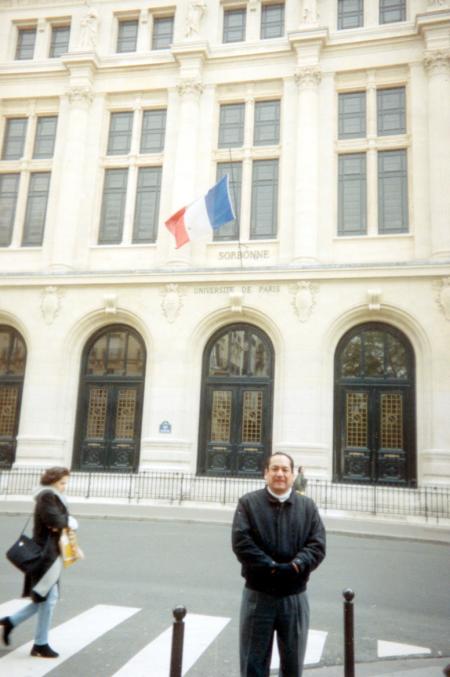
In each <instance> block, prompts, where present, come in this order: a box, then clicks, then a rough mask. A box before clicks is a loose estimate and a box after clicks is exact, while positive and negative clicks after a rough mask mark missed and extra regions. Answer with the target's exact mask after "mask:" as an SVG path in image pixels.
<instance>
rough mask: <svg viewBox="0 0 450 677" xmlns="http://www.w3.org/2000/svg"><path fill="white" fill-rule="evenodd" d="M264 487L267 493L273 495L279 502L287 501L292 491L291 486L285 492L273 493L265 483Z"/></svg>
mask: <svg viewBox="0 0 450 677" xmlns="http://www.w3.org/2000/svg"><path fill="white" fill-rule="evenodd" d="M266 489H267V491H268V492H269V494H270V495H271V496H273V498H276V499H277V501H279V502H280V503H284V502H285V501H287V500H288V498H289V497H290V495H291V493H292V487H291V488H290V489H289V491H286V493H285V494H275V493H274V492H273V491H272V490H271V489H270V488H269V487H268V486H267V485H266Z"/></svg>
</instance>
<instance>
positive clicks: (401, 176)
mask: <svg viewBox="0 0 450 677" xmlns="http://www.w3.org/2000/svg"><path fill="white" fill-rule="evenodd" d="M378 227H379V231H380V233H403V232H405V231H407V230H408V184H407V172H406V150H390V151H386V150H385V151H382V152H380V153H378Z"/></svg>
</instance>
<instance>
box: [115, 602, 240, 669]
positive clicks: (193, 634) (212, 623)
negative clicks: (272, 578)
mask: <svg viewBox="0 0 450 677" xmlns="http://www.w3.org/2000/svg"><path fill="white" fill-rule="evenodd" d="M230 620H231V619H230V618H222V617H220V616H203V615H200V614H189V613H188V614H187V615H186V618H185V621H184V645H183V646H184V650H183V675H185V674H186V672H187V671H188V670H189V669H190V668H191V667H192V666H193V665H194V663H196V661H198V659H199V658H200V656H201V655H202V653H203V652H204V651H206V649H207V648H208V646H209V645H210V644H211V643H212V642H213V641H214V640H215V638H216V637H217V636H218V635H219V634H220V633H221V632H222V630H223V629H224V627H225V626H226V625H227V623H229V622H230ZM171 646H172V626H170V628H168V629H167V630H165V631H164V632H162V633H161V634H160V635H159V636H158V637H157V638H156V639H154V640H153V642H150V644H147V646H146V647H144V648H143V649H142V651H140V652H139V653H137V654H136V655H135V656H133V658H132V659H131V660H130V661H128V663H126V664H125V665H124V666H123V667H122V668H121V669H120V670H119V671H118V672H116V673H115V674H114V675H113V677H148V675H151V676H152V677H167V675H168V674H169V670H170V653H171Z"/></svg>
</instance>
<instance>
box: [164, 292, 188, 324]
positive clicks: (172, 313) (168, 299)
mask: <svg viewBox="0 0 450 677" xmlns="http://www.w3.org/2000/svg"><path fill="white" fill-rule="evenodd" d="M162 293H163V299H162V301H161V309H162V311H163V315H164V317H165V318H166V320H167V322H170V323H171V324H172V323H173V322H175V320H176V319H177V317H178V316H179V314H180V311H181V308H182V306H183V300H182V298H181V297H182V292H181V291H180V289H179V287H178V285H177V284H167V285H166V287H165V289H164V290H163V292H162Z"/></svg>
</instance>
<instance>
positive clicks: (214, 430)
mask: <svg viewBox="0 0 450 677" xmlns="http://www.w3.org/2000/svg"><path fill="white" fill-rule="evenodd" d="M273 363H274V357H273V348H272V344H271V342H270V339H269V338H268V337H267V335H266V334H265V333H264V332H263V331H261V330H260V329H258V328H257V327H254V326H252V325H250V324H243V323H242V324H232V325H228V326H227V327H223V328H222V329H220V330H219V331H218V332H216V333H215V334H214V336H213V337H212V338H211V339H210V340H209V342H208V344H207V346H206V348H205V352H204V357H203V372H202V397H201V406H200V429H199V454H198V459H199V460H198V472H199V474H201V475H216V476H229V477H254V476H261V473H262V470H263V465H264V459H265V458H266V457H267V456H268V455H269V454H270V450H271V446H272V391H273V369H274V367H273Z"/></svg>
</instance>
